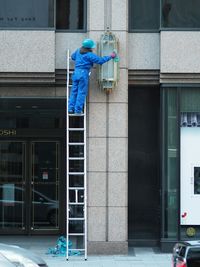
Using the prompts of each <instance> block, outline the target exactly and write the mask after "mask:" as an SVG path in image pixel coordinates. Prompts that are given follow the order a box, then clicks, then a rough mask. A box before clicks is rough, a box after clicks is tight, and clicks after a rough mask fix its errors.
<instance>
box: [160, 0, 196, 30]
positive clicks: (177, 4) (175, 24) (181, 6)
mask: <svg viewBox="0 0 200 267" xmlns="http://www.w3.org/2000/svg"><path fill="white" fill-rule="evenodd" d="M162 27H166V28H200V2H199V0H190V1H188V0H162Z"/></svg>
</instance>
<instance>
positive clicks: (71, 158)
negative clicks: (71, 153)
mask: <svg viewBox="0 0 200 267" xmlns="http://www.w3.org/2000/svg"><path fill="white" fill-rule="evenodd" d="M68 160H85V157H83V158H80V157H79V158H76V157H74V158H73V157H70V158H68Z"/></svg>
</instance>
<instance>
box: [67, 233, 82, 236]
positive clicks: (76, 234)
mask: <svg viewBox="0 0 200 267" xmlns="http://www.w3.org/2000/svg"><path fill="white" fill-rule="evenodd" d="M68 235H71V236H84V235H85V233H68Z"/></svg>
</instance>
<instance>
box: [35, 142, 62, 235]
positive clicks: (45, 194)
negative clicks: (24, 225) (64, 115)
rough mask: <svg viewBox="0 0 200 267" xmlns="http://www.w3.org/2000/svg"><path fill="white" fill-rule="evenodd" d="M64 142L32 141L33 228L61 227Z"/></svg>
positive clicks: (52, 228) (48, 228) (49, 228)
mask: <svg viewBox="0 0 200 267" xmlns="http://www.w3.org/2000/svg"><path fill="white" fill-rule="evenodd" d="M59 151H60V143H59V142H56V141H35V142H31V230H32V231H33V230H56V229H58V228H59V174H60V166H59V165H60V164H59V162H60V160H59V155H60V153H59Z"/></svg>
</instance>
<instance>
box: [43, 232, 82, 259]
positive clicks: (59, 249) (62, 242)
mask: <svg viewBox="0 0 200 267" xmlns="http://www.w3.org/2000/svg"><path fill="white" fill-rule="evenodd" d="M68 248H69V254H70V256H72V255H75V256H78V255H80V251H70V248H72V242H71V241H70V240H69V242H68ZM46 254H47V255H50V254H51V255H52V256H53V257H59V256H66V238H65V237H64V236H60V237H59V238H58V240H57V242H56V246H55V248H49V249H48V251H47V253H46Z"/></svg>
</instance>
